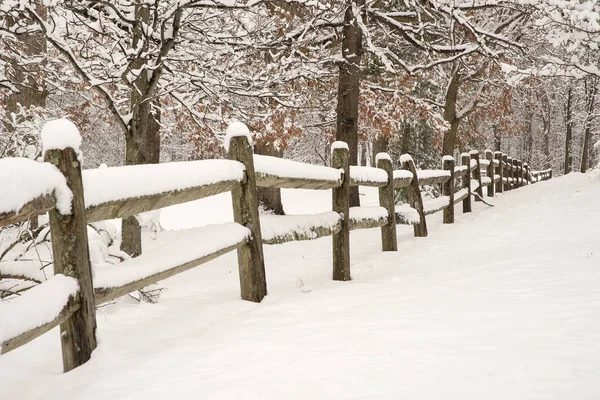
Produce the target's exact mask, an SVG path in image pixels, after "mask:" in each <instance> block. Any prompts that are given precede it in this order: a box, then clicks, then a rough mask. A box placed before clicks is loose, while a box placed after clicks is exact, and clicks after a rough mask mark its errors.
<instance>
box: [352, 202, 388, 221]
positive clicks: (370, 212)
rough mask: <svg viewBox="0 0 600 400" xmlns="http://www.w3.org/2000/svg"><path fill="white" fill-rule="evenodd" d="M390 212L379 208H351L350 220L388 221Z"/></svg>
mask: <svg viewBox="0 0 600 400" xmlns="http://www.w3.org/2000/svg"><path fill="white" fill-rule="evenodd" d="M387 218H388V212H387V210H386V209H385V208H383V207H379V206H362V207H350V219H353V220H355V221H363V220H368V219H374V220H379V219H387Z"/></svg>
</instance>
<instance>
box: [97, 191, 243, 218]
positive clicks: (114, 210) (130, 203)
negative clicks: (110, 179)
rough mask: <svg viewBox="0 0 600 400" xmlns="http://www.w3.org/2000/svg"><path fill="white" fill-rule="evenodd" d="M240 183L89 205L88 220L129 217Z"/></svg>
mask: <svg viewBox="0 0 600 400" xmlns="http://www.w3.org/2000/svg"><path fill="white" fill-rule="evenodd" d="M239 185H240V182H238V181H223V182H218V183H213V184H210V185H204V186H198V187H193V188H189V189H183V190H174V191H170V192H163V193H156V194H153V195H149V196H142V197H134V198H129V199H123V200H117V201H111V202H108V203H103V204H99V205H96V206H93V207H88V209H87V210H86V214H87V221H88V223H90V222H97V221H104V220H106V219H113V218H123V217H129V216H132V215H137V214H140V213H143V212H146V211H152V210H157V209H159V208H164V207H169V206H172V205H176V204H181V203H186V202H188V201H194V200H199V199H203V198H205V197H208V196H213V195H215V194H219V193H224V192H229V191H230V190H233V189H234V188H236V187H238V186H239Z"/></svg>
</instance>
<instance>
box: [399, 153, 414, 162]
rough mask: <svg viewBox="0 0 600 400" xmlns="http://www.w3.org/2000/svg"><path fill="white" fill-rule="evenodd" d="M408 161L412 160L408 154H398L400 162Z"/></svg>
mask: <svg viewBox="0 0 600 400" xmlns="http://www.w3.org/2000/svg"><path fill="white" fill-rule="evenodd" d="M409 161H412V157H411V156H410V154H402V155H401V156H400V162H401V163H405V162H409Z"/></svg>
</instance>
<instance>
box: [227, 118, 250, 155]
mask: <svg viewBox="0 0 600 400" xmlns="http://www.w3.org/2000/svg"><path fill="white" fill-rule="evenodd" d="M237 136H246V137H247V138H248V143H250V144H252V133H250V129H248V127H247V126H246V124H244V123H243V122H240V121H233V122H232V123H230V124H229V126H228V127H227V130H226V131H225V137H224V138H223V147H224V148H225V151H229V143H230V142H231V138H232V137H237Z"/></svg>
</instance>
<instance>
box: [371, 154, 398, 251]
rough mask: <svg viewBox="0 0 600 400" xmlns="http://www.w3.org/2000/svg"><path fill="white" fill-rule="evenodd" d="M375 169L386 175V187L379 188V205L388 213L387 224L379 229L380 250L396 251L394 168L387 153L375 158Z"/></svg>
mask: <svg viewBox="0 0 600 400" xmlns="http://www.w3.org/2000/svg"><path fill="white" fill-rule="evenodd" d="M375 161H376V164H377V168H381V169H382V170H384V171H385V172H386V173H387V176H388V183H387V185H385V186H383V187H380V188H379V205H380V206H381V207H383V208H385V209H386V211H387V212H388V223H387V224H386V225H383V226H382V227H381V250H382V251H398V241H397V239H396V202H395V197H394V168H393V166H392V160H391V158H390V156H389V155H388V154H387V153H379V154H377V155H376V156H375Z"/></svg>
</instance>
